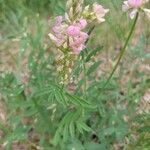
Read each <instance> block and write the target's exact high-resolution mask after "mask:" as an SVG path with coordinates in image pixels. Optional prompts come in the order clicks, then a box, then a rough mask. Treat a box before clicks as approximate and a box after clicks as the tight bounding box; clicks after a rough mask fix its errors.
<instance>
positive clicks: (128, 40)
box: [103, 13, 139, 88]
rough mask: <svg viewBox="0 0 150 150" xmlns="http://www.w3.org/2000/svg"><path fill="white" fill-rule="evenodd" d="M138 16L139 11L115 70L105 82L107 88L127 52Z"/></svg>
mask: <svg viewBox="0 0 150 150" xmlns="http://www.w3.org/2000/svg"><path fill="white" fill-rule="evenodd" d="M138 16H139V13H137V15H136V17H135V20H134V22H133V25H132V27H131V30H130V32H129V35H128V37H127V40H126V41H125V44H124V46H123V49H122V50H121V52H120V55H119V58H118V61H117V63H116V65H115V67H114V68H113V70H112V72H111V74H110V76H109V78H108V79H107V81H106V83H105V85H104V87H103V88H105V87H106V86H107V84H108V83H109V81H110V80H111V78H112V76H113V74H114V73H115V71H116V69H117V68H118V65H119V63H120V61H121V59H122V57H123V56H124V54H125V51H126V48H127V46H128V44H129V42H130V39H131V36H132V34H133V31H134V29H135V26H136V23H137V20H138Z"/></svg>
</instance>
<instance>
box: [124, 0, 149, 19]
mask: <svg viewBox="0 0 150 150" xmlns="http://www.w3.org/2000/svg"><path fill="white" fill-rule="evenodd" d="M148 1H149V0H128V1H124V3H123V5H122V10H123V11H125V12H126V11H129V12H130V13H129V16H130V18H131V19H134V17H135V16H136V14H137V13H138V11H140V10H142V11H143V12H145V14H146V15H147V17H148V18H149V19H150V9H146V8H144V4H145V3H147V2H148Z"/></svg>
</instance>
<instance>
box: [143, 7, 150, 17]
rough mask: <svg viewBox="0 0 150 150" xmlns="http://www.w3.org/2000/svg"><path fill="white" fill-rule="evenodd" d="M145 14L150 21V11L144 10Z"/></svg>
mask: <svg viewBox="0 0 150 150" xmlns="http://www.w3.org/2000/svg"><path fill="white" fill-rule="evenodd" d="M143 10H144V12H145V13H146V15H147V17H148V18H149V19H150V9H146V8H145V9H143Z"/></svg>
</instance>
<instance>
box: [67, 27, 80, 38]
mask: <svg viewBox="0 0 150 150" xmlns="http://www.w3.org/2000/svg"><path fill="white" fill-rule="evenodd" d="M67 34H68V35H69V36H72V37H75V36H77V35H79V34H80V28H79V27H77V26H69V27H68V28H67Z"/></svg>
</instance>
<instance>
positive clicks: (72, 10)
mask: <svg viewBox="0 0 150 150" xmlns="http://www.w3.org/2000/svg"><path fill="white" fill-rule="evenodd" d="M82 3H83V0H80V2H79V1H77V0H75V1H73V0H69V1H68V2H67V12H66V13H65V16H57V17H56V19H55V24H54V27H53V28H52V32H51V33H49V37H50V39H51V40H52V41H53V42H54V44H55V45H56V47H57V48H58V49H59V50H60V51H61V52H62V57H61V58H62V61H61V62H60V64H62V62H64V63H63V65H61V66H58V71H59V72H60V74H61V75H63V76H62V80H66V82H68V80H69V74H68V73H71V70H72V67H73V65H72V64H73V63H74V61H75V59H76V56H77V55H79V54H80V52H81V51H82V50H84V49H85V48H86V41H87V40H88V38H89V35H88V33H87V32H85V29H86V27H87V26H88V25H89V23H90V22H93V21H97V22H98V23H102V22H104V21H105V19H104V17H105V15H106V13H107V12H108V11H109V10H108V9H104V7H103V6H101V5H99V4H98V3H94V4H93V6H92V8H90V6H89V5H88V6H86V7H85V8H83V7H82ZM64 70H65V71H64Z"/></svg>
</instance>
